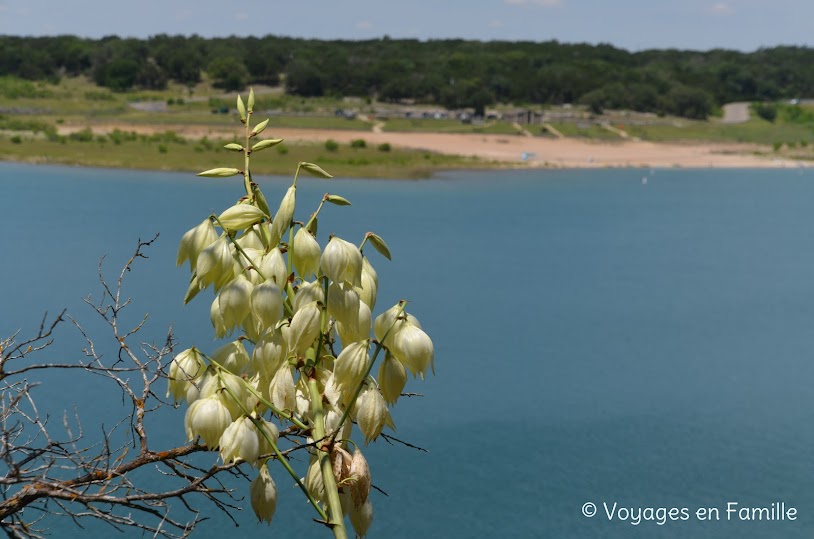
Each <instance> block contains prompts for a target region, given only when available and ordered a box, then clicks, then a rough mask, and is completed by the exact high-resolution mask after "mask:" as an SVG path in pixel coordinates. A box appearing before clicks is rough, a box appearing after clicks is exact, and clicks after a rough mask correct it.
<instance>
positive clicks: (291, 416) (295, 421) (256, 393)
mask: <svg viewBox="0 0 814 539" xmlns="http://www.w3.org/2000/svg"><path fill="white" fill-rule="evenodd" d="M200 354H201V355H202V356H203V357H205V358H206V359H207V360H208V361H209V363H210V364H212V365H214V366H215V367H216V368H217V369H218V376H220V372H221V371H226V372H229V371H228V370H227V369H226V368H225V367H224V366H223V365H221V364H220V363H218V362H217V361H215V360H214V359H212V358H211V357H209V356H207V355H206V354H204V353H203V352H200ZM238 378H240V380H241V381H242V382H243V386H244V387H245V388H246V389H248V390H249V393H251V394H252V395H254V396H255V397H257V400H258V401H260V402H261V403H262V404H263V405H264V406H266V407H267V408H268V409H269V410H271V411H272V412H274V413H275V414H277V415H278V416H280V417H282V418H284V419H287V420H289V421H291V423H292V424H293V425H294V426H296V427H298V428H300V429H302V430H308V428H309V427H308V425H306V424H305V423H303V422H302V421H300V420H299V419H297V418H296V417H295V416H294V414H292V413H289V412H285V411H283V410H278V409H277V408H276V407H275V406H274V405H273V404H271V403H270V402H269V401H267V400H266V399H264V398H263V395H261V394H260V392H259V391H257V390H255V389H254V388H253V387H252V386H251V385H250V384H249V383H248V382H247V381H246V380H244V379H243V378H241V377H240V376H238Z"/></svg>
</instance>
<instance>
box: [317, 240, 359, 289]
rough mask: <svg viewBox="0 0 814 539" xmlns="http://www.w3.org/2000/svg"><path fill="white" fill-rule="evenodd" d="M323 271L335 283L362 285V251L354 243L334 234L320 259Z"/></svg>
mask: <svg viewBox="0 0 814 539" xmlns="http://www.w3.org/2000/svg"><path fill="white" fill-rule="evenodd" d="M319 267H320V269H321V270H322V273H324V274H325V275H327V276H328V278H329V279H330V280H331V281H333V282H335V283H342V282H348V283H350V284H351V285H352V286H362V253H361V252H360V251H359V248H358V247H356V246H355V245H354V244H352V243H349V242H347V241H345V240H343V239H342V238H339V237H337V236H334V237H333V238H331V240H330V241H329V242H328V245H326V246H325V250H324V251H323V252H322V258H321V259H320V261H319Z"/></svg>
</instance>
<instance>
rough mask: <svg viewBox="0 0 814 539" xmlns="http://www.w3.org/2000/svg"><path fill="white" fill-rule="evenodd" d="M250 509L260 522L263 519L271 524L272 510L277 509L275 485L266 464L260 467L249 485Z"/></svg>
mask: <svg viewBox="0 0 814 539" xmlns="http://www.w3.org/2000/svg"><path fill="white" fill-rule="evenodd" d="M249 491H250V497H251V502H252V510H253V511H254V514H255V515H257V519H258V520H259V521H260V522H263V521H264V520H265V521H266V522H267V523H269V524H271V519H272V518H273V517H274V512H275V511H276V510H277V485H275V484H274V480H273V479H272V478H271V474H270V473H269V469H268V466H266V465H265V464H264V465H262V466H261V467H260V473H259V474H258V475H257V477H256V478H255V479H254V480H253V481H252V484H251V487H249Z"/></svg>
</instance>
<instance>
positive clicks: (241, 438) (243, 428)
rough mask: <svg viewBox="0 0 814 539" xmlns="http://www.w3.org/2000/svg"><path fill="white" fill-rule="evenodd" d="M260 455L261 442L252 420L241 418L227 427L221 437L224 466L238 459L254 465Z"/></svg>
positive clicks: (221, 454)
mask: <svg viewBox="0 0 814 539" xmlns="http://www.w3.org/2000/svg"><path fill="white" fill-rule="evenodd" d="M259 455H260V440H258V439H257V431H256V430H255V429H254V424H253V423H252V420H251V419H249V418H248V417H239V418H238V419H237V420H236V421H235V422H234V423H232V424H231V425H229V426H228V427H226V430H225V431H223V435H222V436H221V437H220V458H221V459H222V460H223V463H224V464H228V463H230V462H233V461H236V460H238V459H242V460H245V461H246V462H248V463H249V464H254V463H255V462H257V457H258V456H259Z"/></svg>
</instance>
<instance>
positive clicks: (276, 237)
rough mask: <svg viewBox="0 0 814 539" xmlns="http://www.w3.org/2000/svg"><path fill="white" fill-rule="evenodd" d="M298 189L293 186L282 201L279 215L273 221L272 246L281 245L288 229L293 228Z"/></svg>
mask: <svg viewBox="0 0 814 539" xmlns="http://www.w3.org/2000/svg"><path fill="white" fill-rule="evenodd" d="M296 194H297V188H296V187H294V186H293V185H292V186H291V187H289V188H288V190H287V191H286V192H285V196H284V197H283V199H282V200H281V201H280V207H279V208H278V209H277V213H275V214H274V219H273V220H272V221H271V244H272V245H277V244H278V243H280V238H282V237H283V234H285V232H286V230H288V227H289V226H291V220H292V219H293V218H294V207H295V205H296Z"/></svg>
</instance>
